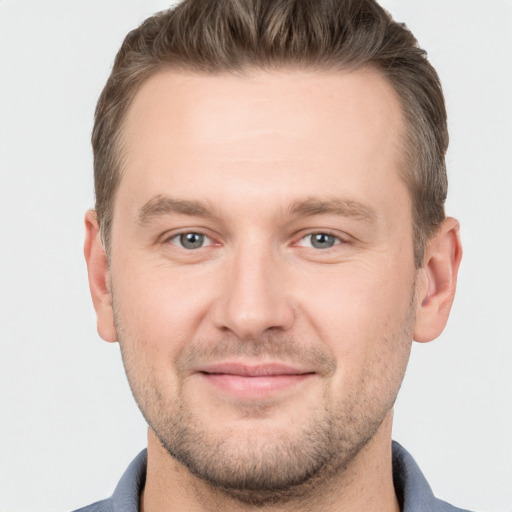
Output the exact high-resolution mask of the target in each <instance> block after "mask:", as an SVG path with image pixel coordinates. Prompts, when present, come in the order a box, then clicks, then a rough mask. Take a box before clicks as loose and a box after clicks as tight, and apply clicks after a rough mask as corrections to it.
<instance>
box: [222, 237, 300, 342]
mask: <svg viewBox="0 0 512 512" xmlns="http://www.w3.org/2000/svg"><path fill="white" fill-rule="evenodd" d="M281 263H282V262H281V261H280V258H279V255H278V254H276V251H273V250H272V247H271V246H270V244H261V243H258V242H256V241H254V240H253V241H246V242H245V243H240V244H239V245H238V246H237V247H235V248H234V249H233V251H232V254H231V257H230V258H229V263H227V269H226V274H225V275H226V279H225V281H224V284H223V286H222V291H221V294H220V296H219V300H218V304H217V307H216V315H215V321H216V323H217V326H218V327H219V328H221V329H223V330H229V331H231V332H233V333H234V334H235V335H236V336H237V337H239V338H241V339H242V338H245V339H249V338H251V339H256V338H257V337H259V336H261V335H262V334H264V333H265V332H267V331H269V330H276V329H279V330H288V329H289V328H290V327H291V325H292V323H293V317H294V313H293V309H292V305H291V302H290V300H289V297H288V294H287V289H286V283H285V281H286V279H285V275H284V274H283V273H282V271H281Z"/></svg>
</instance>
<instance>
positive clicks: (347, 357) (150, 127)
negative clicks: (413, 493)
mask: <svg viewBox="0 0 512 512" xmlns="http://www.w3.org/2000/svg"><path fill="white" fill-rule="evenodd" d="M310 4H312V3H311V2H309V1H300V0H297V1H286V2H285V1H282V2H281V1H274V2H263V1H256V0H255V1H254V2H248V1H245V0H244V1H243V2H242V1H235V0H226V1H212V2H205V1H204V0H201V1H200V2H199V1H197V2H195V1H187V2H185V3H183V4H180V5H179V6H178V7H176V9H175V10H174V11H169V12H164V13H162V14H158V15H156V16H155V17H152V18H150V19H149V20H147V21H146V22H145V23H144V24H143V25H142V26H141V27H140V28H139V29H137V30H136V31H134V32H131V33H130V34H129V35H128V37H127V39H126V40H125V42H124V43H123V47H122V48H121V51H120V53H119V55H118V57H117V59H116V63H115V65H114V69H113V72H112V76H111V77H110V79H109V81H108V83H107V86H106V88H105V90H104V91H103V93H102V96H101V98H100V102H99V105H98V109H97V113H96V124H95V129H94V134H93V144H94V147H95V172H96V193H97V210H96V212H89V213H88V215H87V219H86V226H87V238H86V247H85V252H86V257H87V261H88V266H89V277H90V283H91V290H92V295H93V300H94V303H95V308H96V311H97V315H98V329H99V332H100V335H101V336H102V337H103V338H104V339H105V340H107V341H119V342H120V344H121V349H122V354H123V361H124V364H125V368H126V371H127V375H128V380H129V382H130V385H131V388H132V391H133V394H134V396H135V398H136V400H137V402H138V404H139V406H140V408H141V410H142V412H143V414H144V416H145V418H146V419H147V421H148V423H149V425H150V427H151V428H150V440H151V439H153V441H154V442H157V445H158V447H159V448H154V449H155V450H157V449H161V450H164V452H165V453H166V454H170V456H171V458H172V460H173V461H178V462H177V464H179V465H180V467H185V468H186V469H187V471H188V472H189V474H190V475H194V476H195V477H198V478H199V479H200V480H203V481H207V482H208V484H209V485H213V486H216V487H217V488H220V489H222V491H223V492H225V493H228V494H229V495H230V496H231V497H234V498H236V499H239V500H242V501H245V502H247V503H253V504H257V503H264V502H269V501H273V502H275V501H276V500H289V499H292V498H293V497H296V496H298V495H304V493H305V492H307V491H308V490H311V489H313V488H319V485H320V483H321V482H327V481H331V480H332V479H336V478H337V479H338V484H339V483H340V482H339V481H340V479H342V475H345V477H344V478H345V480H346V481H348V480H349V479H350V478H349V477H353V475H354V474H356V473H357V466H358V464H359V465H360V466H361V467H362V468H364V471H366V472H368V471H371V468H372V464H373V467H374V466H375V465H376V464H377V465H378V462H375V461H376V460H377V459H378V457H375V454H376V452H379V450H381V451H380V452H379V453H380V454H382V453H384V452H385V451H386V447H387V448H388V449H389V437H390V428H391V415H392V407H393V403H394V400H395V398H396V395H397V393H398V389H399V387H400V384H401V381H402V378H403V375H404V372H405V368H406V365H407V361H408V356H409V351H410V346H411V342H412V339H413V338H416V339H417V340H419V341H429V340H431V339H433V338H435V337H436V336H437V335H438V334H439V333H440V332H441V331H442V329H443V328H444V325H445V322H446V320H447V316H448V312H449V309H450V305H451V302H452V300H453V293H454V289H455V277H456V274H457V268H458V264H459V261H460V245H459V242H458V234H457V233H458V227H457V223H456V221H454V220H453V219H444V213H443V201H444V195H445V188H446V184H445V174H444V163H443V156H444V151H445V149H446V144H447V135H446V126H445V114H444V107H443V100H442V95H441V92H440V87H439V83H438V80H437V75H436V74H435V72H434V71H433V69H432V68H431V67H430V65H429V64H428V63H427V61H426V60H425V57H424V54H423V52H422V51H421V50H419V49H418V48H417V46H416V42H415V40H414V38H413V37H412V35H411V34H410V33H409V32H408V31H407V30H406V29H405V28H404V27H403V26H401V25H398V24H396V23H394V22H392V21H391V20H390V18H389V16H388V15H387V14H386V13H385V12H384V11H383V10H382V9H380V7H378V6H377V5H376V4H375V3H373V2H365V1H362V2H352V1H340V2H331V1H325V2H321V3H320V2H317V3H315V4H314V9H312V8H311V7H310ZM320 5H321V6H322V7H323V8H320V7H319V6H320ZM156 440H157V441H156ZM379 447H380V448H379ZM382 450H383V451H382ZM369 452H371V454H372V456H369V455H367V459H366V460H363V459H364V454H365V453H369ZM361 467H360V469H361ZM347 475H348V476H347Z"/></svg>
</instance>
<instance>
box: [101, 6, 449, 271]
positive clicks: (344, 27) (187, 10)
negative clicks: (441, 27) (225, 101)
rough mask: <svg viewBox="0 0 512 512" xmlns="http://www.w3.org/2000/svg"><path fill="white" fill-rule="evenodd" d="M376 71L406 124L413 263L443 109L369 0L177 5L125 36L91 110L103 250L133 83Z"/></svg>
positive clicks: (441, 190)
mask: <svg viewBox="0 0 512 512" xmlns="http://www.w3.org/2000/svg"><path fill="white" fill-rule="evenodd" d="M290 66H293V67H304V68H312V69H347V68H348V69H357V68H361V67H363V66H371V67H373V68H375V69H378V70H379V71H380V72H381V73H382V74H383V75H384V76H385V77H386V78H387V79H388V81H389V83H390V84H391V85H392V86H393V88H394V90H395V92H396V93H397V95H398V97H399V98H400V100H401V105H402V111H403V115H404V119H405V122H406V128H407V129H406V134H405V136H404V141H403V152H404V155H405V157H406V158H405V162H406V165H404V168H403V169H402V170H401V175H402V179H403V180H404V182H405V183H406V185H407V187H408V189H409V191H410V194H411V198H412V203H413V228H414V257H415V263H416V265H417V266H418V267H420V266H421V265H422V260H423V252H424V247H425V242H426V240H428V238H429V237H431V236H432V235H433V233H435V231H436V230H437V228H438V227H439V225H440V223H441V222H442V221H443V219H444V202H445V199H446V191H447V178H446V166H445V153H446V149H447V147H448V130H447V123H446V110H445V105H444V98H443V93H442V90H441V84H440V81H439V77H438V75H437V73H436V71H435V70H434V68H433V67H432V66H431V64H430V63H429V62H428V60H427V58H426V53H425V52H424V51H423V50H422V49H421V48H420V47H419V46H418V43H417V41H416V39H415V37H414V36H413V34H412V33H411V32H410V31H409V30H408V29H407V28H406V26H405V25H403V24H400V23H397V22H395V21H393V19H392V18H391V16H390V15H389V14H388V13H387V12H386V11H385V10H384V9H382V7H380V6H379V5H378V4H377V3H376V2H375V1H374V0H315V1H311V0H185V1H183V2H182V3H180V4H178V5H177V6H176V7H174V8H172V9H169V10H166V11H163V12H160V13H157V14H155V15H154V16H151V17H150V18H148V19H147V20H146V21H144V22H143V23H142V25H140V26H139V27H138V28H137V29H135V30H133V31H131V32H130V33H129V34H128V35H127V36H126V38H125V40H124V42H123V44H122V46H121V49H120V50H119V52H118V54H117V56H116V59H115V62H114V66H113V69H112V73H111V75H110V77H109V79H108V81H107V84H106V85H105V88H104V89H103V92H102V94H101V96H100V99H99V101H98V105H97V107H96V115H95V123H94V130H93V134H92V145H93V151H94V180H95V191H96V211H97V216H98V221H99V223H100V229H101V234H102V239H103V243H104V245H105V248H106V250H107V252H108V250H109V246H110V232H111V226H112V215H113V208H114V199H115V193H116V190H117V187H118V185H119V181H120V177H121V168H122V128H123V121H124V119H125V116H126V112H127V110H128V108H129V106H130V104H131V102H132V100H133V98H134V96H135V94H136V93H137V91H138V90H139V88H140V86H141V84H142V83H143V82H144V81H145V80H147V79H148V78H149V77H150V76H152V75H154V74H155V73H157V72H158V71H160V70H162V69H167V68H172V69H182V70H191V71H194V72H203V73H218V72H241V71H244V70H247V69H252V68H257V69H276V68H280V67H290Z"/></svg>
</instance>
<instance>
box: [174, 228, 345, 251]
mask: <svg viewBox="0 0 512 512" xmlns="http://www.w3.org/2000/svg"><path fill="white" fill-rule="evenodd" d="M193 235H196V236H199V237H202V243H201V245H199V246H197V247H184V246H183V242H184V240H183V237H186V236H193ZM314 236H323V237H330V238H332V239H334V240H333V244H332V245H331V246H329V247H322V248H320V247H315V246H314V243H315V242H314V241H313V239H312V237H314ZM308 238H309V239H310V243H309V245H302V244H301V242H303V241H304V240H306V239H308ZM174 240H176V241H177V242H174ZM178 241H179V242H178ZM205 241H206V242H207V243H206V245H205V244H204V242H205ZM165 243H170V244H172V245H175V246H177V247H179V248H181V249H184V250H186V251H194V250H198V249H203V248H205V247H209V246H210V245H214V243H215V242H214V241H213V240H212V238H211V237H210V236H208V235H207V234H206V233H203V232H201V231H199V230H198V231H183V232H181V233H176V234H174V235H172V236H170V237H168V238H166V239H165ZM192 243H193V242H192ZM319 243H322V242H321V241H320V242H319ZM344 243H346V241H345V240H343V239H342V238H341V237H340V236H338V235H335V234H334V233H331V232H329V231H314V232H311V233H307V234H305V235H303V236H301V237H300V238H299V240H298V241H297V242H296V243H294V244H293V245H295V246H298V247H305V248H309V249H316V250H318V251H327V250H329V249H332V248H333V247H335V246H337V245H342V244H344Z"/></svg>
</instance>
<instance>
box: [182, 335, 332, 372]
mask: <svg viewBox="0 0 512 512" xmlns="http://www.w3.org/2000/svg"><path fill="white" fill-rule="evenodd" d="M241 359H242V360H244V361H250V362H252V363H265V362H278V363H284V364H289V365H291V366H296V367H299V368H302V369H305V370H307V371H310V372H315V373H318V374H319V375H321V376H325V377H329V376H330V375H332V374H334V372H335V371H336V366H337V365H336V359H335V358H334V356H333V355H332V354H331V353H330V352H329V351H328V350H327V348H325V347H318V346H309V345H307V344H305V343H301V342H298V341H297V340H296V339H294V338H292V337H289V336H282V335H278V334H271V335H267V336H264V337H261V338H259V339H249V340H241V339H239V338H237V337H236V336H224V337H222V338H220V339H219V340H216V341H214V342H212V341H207V340H193V341H191V342H190V343H189V344H187V345H186V346H185V347H184V348H183V349H182V350H181V351H180V352H179V354H178V355H177V356H176V358H175V361H174V362H175V367H176V369H177V370H178V373H179V374H181V375H184V374H187V373H189V372H190V371H191V370H192V369H194V368H198V367H201V366H204V365H206V364H212V363H218V362H223V361H233V360H241Z"/></svg>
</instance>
